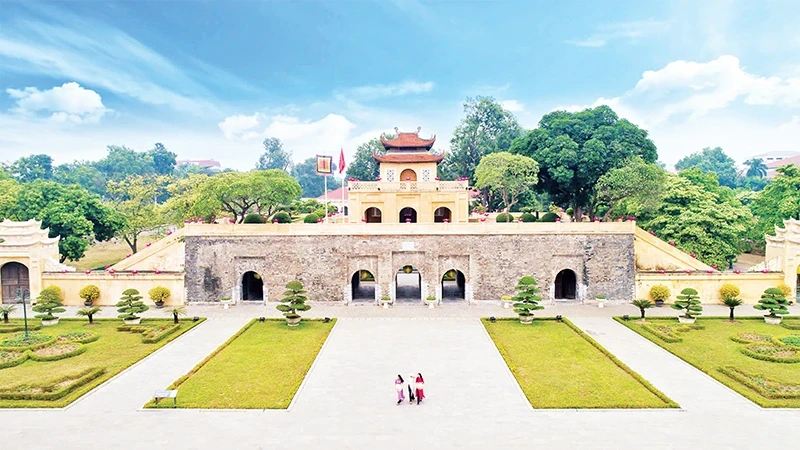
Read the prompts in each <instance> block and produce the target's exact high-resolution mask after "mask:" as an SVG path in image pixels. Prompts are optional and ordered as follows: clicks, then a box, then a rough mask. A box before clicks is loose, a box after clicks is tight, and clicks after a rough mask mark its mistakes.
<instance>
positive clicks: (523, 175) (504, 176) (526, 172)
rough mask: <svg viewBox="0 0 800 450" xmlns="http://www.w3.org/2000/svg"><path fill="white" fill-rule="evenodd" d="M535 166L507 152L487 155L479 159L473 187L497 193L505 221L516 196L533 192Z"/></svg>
mask: <svg viewBox="0 0 800 450" xmlns="http://www.w3.org/2000/svg"><path fill="white" fill-rule="evenodd" d="M538 172H539V166H538V165H537V164H536V161H534V160H533V159H531V158H528V157H527V156H522V155H512V154H511V153H508V152H497V153H490V154H488V155H486V156H484V157H483V158H482V159H481V162H480V163H479V164H478V167H477V168H476V169H475V187H477V188H478V189H488V190H489V191H490V192H491V193H493V194H497V195H499V196H500V198H501V199H502V201H503V206H505V209H506V215H505V218H506V222H508V221H509V219H510V217H511V214H509V213H510V212H511V207H512V206H514V205H515V204H516V203H517V200H518V199H519V197H520V196H521V195H523V194H525V193H526V192H529V191H531V190H533V189H534V187H535V186H536V182H537V177H536V175H537V173H538Z"/></svg>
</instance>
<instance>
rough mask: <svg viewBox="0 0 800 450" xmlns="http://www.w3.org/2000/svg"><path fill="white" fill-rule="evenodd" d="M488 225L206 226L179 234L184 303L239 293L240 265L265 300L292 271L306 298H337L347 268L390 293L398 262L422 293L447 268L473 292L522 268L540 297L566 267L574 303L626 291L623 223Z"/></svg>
mask: <svg viewBox="0 0 800 450" xmlns="http://www.w3.org/2000/svg"><path fill="white" fill-rule="evenodd" d="M512 226H513V225H509V227H512ZM493 228H494V229H495V231H494V232H492V233H480V232H478V233H463V232H462V233H458V234H456V233H441V234H436V233H431V232H426V233H424V234H387V233H384V234H370V235H363V234H362V235H357V234H356V235H353V234H351V235H344V234H338V233H337V234H331V235H325V234H324V233H319V232H317V233H314V234H313V235H303V234H302V233H286V234H274V235H270V234H265V233H263V232H259V233H254V234H251V235H242V234H240V233H237V232H219V233H215V232H214V231H215V229H207V230H203V232H198V233H195V234H193V233H187V236H186V264H185V267H186V276H185V285H186V292H187V301H188V302H193V301H218V300H219V299H220V298H222V297H232V298H234V299H237V300H238V299H241V291H240V286H241V280H242V276H243V274H244V273H245V272H247V271H254V272H256V273H258V274H259V275H260V276H261V279H262V280H263V281H264V284H265V292H266V295H267V300H270V301H274V300H277V299H278V298H280V296H281V294H282V293H283V290H284V289H283V287H284V286H285V285H286V283H288V282H289V281H291V280H294V279H297V280H300V281H301V282H302V283H303V284H304V286H305V287H306V289H307V290H308V296H309V298H310V299H311V300H313V301H346V300H347V297H348V288H349V284H350V280H351V277H352V275H353V273H355V272H356V271H358V270H360V269H364V270H369V271H370V272H372V274H373V275H374V276H375V277H376V281H377V284H378V286H379V288H380V290H381V292H383V293H386V292H391V286H392V283H393V282H394V281H395V274H396V273H397V271H398V270H399V269H401V268H402V267H403V266H405V265H412V266H414V267H415V268H417V269H419V271H420V274H421V277H422V283H423V286H426V287H427V288H426V287H423V292H427V293H429V294H431V295H433V294H434V293H435V292H436V287H437V286H438V285H439V284H440V283H441V279H442V275H444V273H445V272H447V271H448V270H450V269H457V270H460V271H461V272H463V274H464V275H465V277H466V283H467V286H468V289H467V291H468V292H471V293H472V299H473V300H497V299H500V297H501V296H503V295H512V294H513V292H514V289H513V288H514V286H515V284H516V282H517V280H519V278H520V277H522V276H524V275H533V276H534V277H535V278H536V279H537V281H539V285H540V288H541V289H542V297H543V298H544V299H545V300H549V299H552V297H553V293H554V281H555V278H556V275H557V274H558V272H559V271H561V270H563V269H570V270H572V271H574V272H575V274H576V279H577V286H578V289H577V292H578V297H579V298H578V299H577V301H581V300H582V299H593V298H594V297H595V296H596V295H606V296H607V297H608V298H609V300H630V299H631V298H633V295H634V290H635V284H634V278H635V268H634V257H633V252H634V243H633V229H632V228H631V229H630V232H627V233H626V232H619V230H614V231H613V232H610V233H607V234H604V233H602V232H598V230H594V231H593V232H586V233H585V234H581V233H580V232H577V233H576V230H579V229H577V228H575V227H572V228H569V229H570V232H564V233H557V232H556V233H554V232H552V231H551V230H552V227H548V228H544V227H542V228H541V230H542V232H538V233H537V232H536V230H537V228H533V227H530V228H527V229H526V231H525V232H524V233H519V232H517V231H511V232H509V233H498V232H496V227H493ZM514 228H515V229H516V228H517V227H515V226H514ZM573 228H575V229H573ZM219 230H222V229H219ZM509 230H510V229H509ZM587 231H588V228H587ZM423 295H425V294H423Z"/></svg>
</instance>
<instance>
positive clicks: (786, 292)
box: [777, 283, 792, 298]
mask: <svg viewBox="0 0 800 450" xmlns="http://www.w3.org/2000/svg"><path fill="white" fill-rule="evenodd" d="M777 288H778V290H779V291H781V293H782V294H783V296H784V297H786V298H789V297H790V296H791V295H792V287H791V286H789V285H788V284H786V283H781V284H779V285H778V286H777Z"/></svg>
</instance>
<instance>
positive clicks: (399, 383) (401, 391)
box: [394, 375, 406, 405]
mask: <svg viewBox="0 0 800 450" xmlns="http://www.w3.org/2000/svg"><path fill="white" fill-rule="evenodd" d="M405 384H406V383H405V382H404V381H403V377H401V376H400V375H397V378H395V380H394V389H395V390H396V391H397V404H398V405H399V404H400V403H402V402H403V400H405V399H406V388H405Z"/></svg>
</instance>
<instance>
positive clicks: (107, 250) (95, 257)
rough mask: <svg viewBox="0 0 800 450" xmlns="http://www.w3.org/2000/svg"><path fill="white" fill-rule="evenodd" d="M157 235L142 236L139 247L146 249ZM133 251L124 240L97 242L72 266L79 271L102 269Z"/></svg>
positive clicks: (155, 239)
mask: <svg viewBox="0 0 800 450" xmlns="http://www.w3.org/2000/svg"><path fill="white" fill-rule="evenodd" d="M157 240H158V239H157V238H156V236H141V237H140V238H139V241H138V242H137V245H136V246H137V248H138V249H139V250H140V251H141V250H144V249H145V247H146V246H147V244H148V243H152V242H155V241H157ZM130 253H131V248H130V247H129V246H128V244H126V243H125V241H124V240H119V242H117V243H113V242H110V241H105V242H96V243H94V244H92V245H91V246H90V247H89V248H88V249H86V254H84V255H83V258H81V259H79V260H78V261H72V262H70V263H69V265H70V266H73V267H75V269H76V270H77V271H78V272H81V271H84V270H92V269H102V268H103V267H105V266H113V265H114V264H116V263H118V262H120V261H122V260H123V259H125V255H128V254H130Z"/></svg>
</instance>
